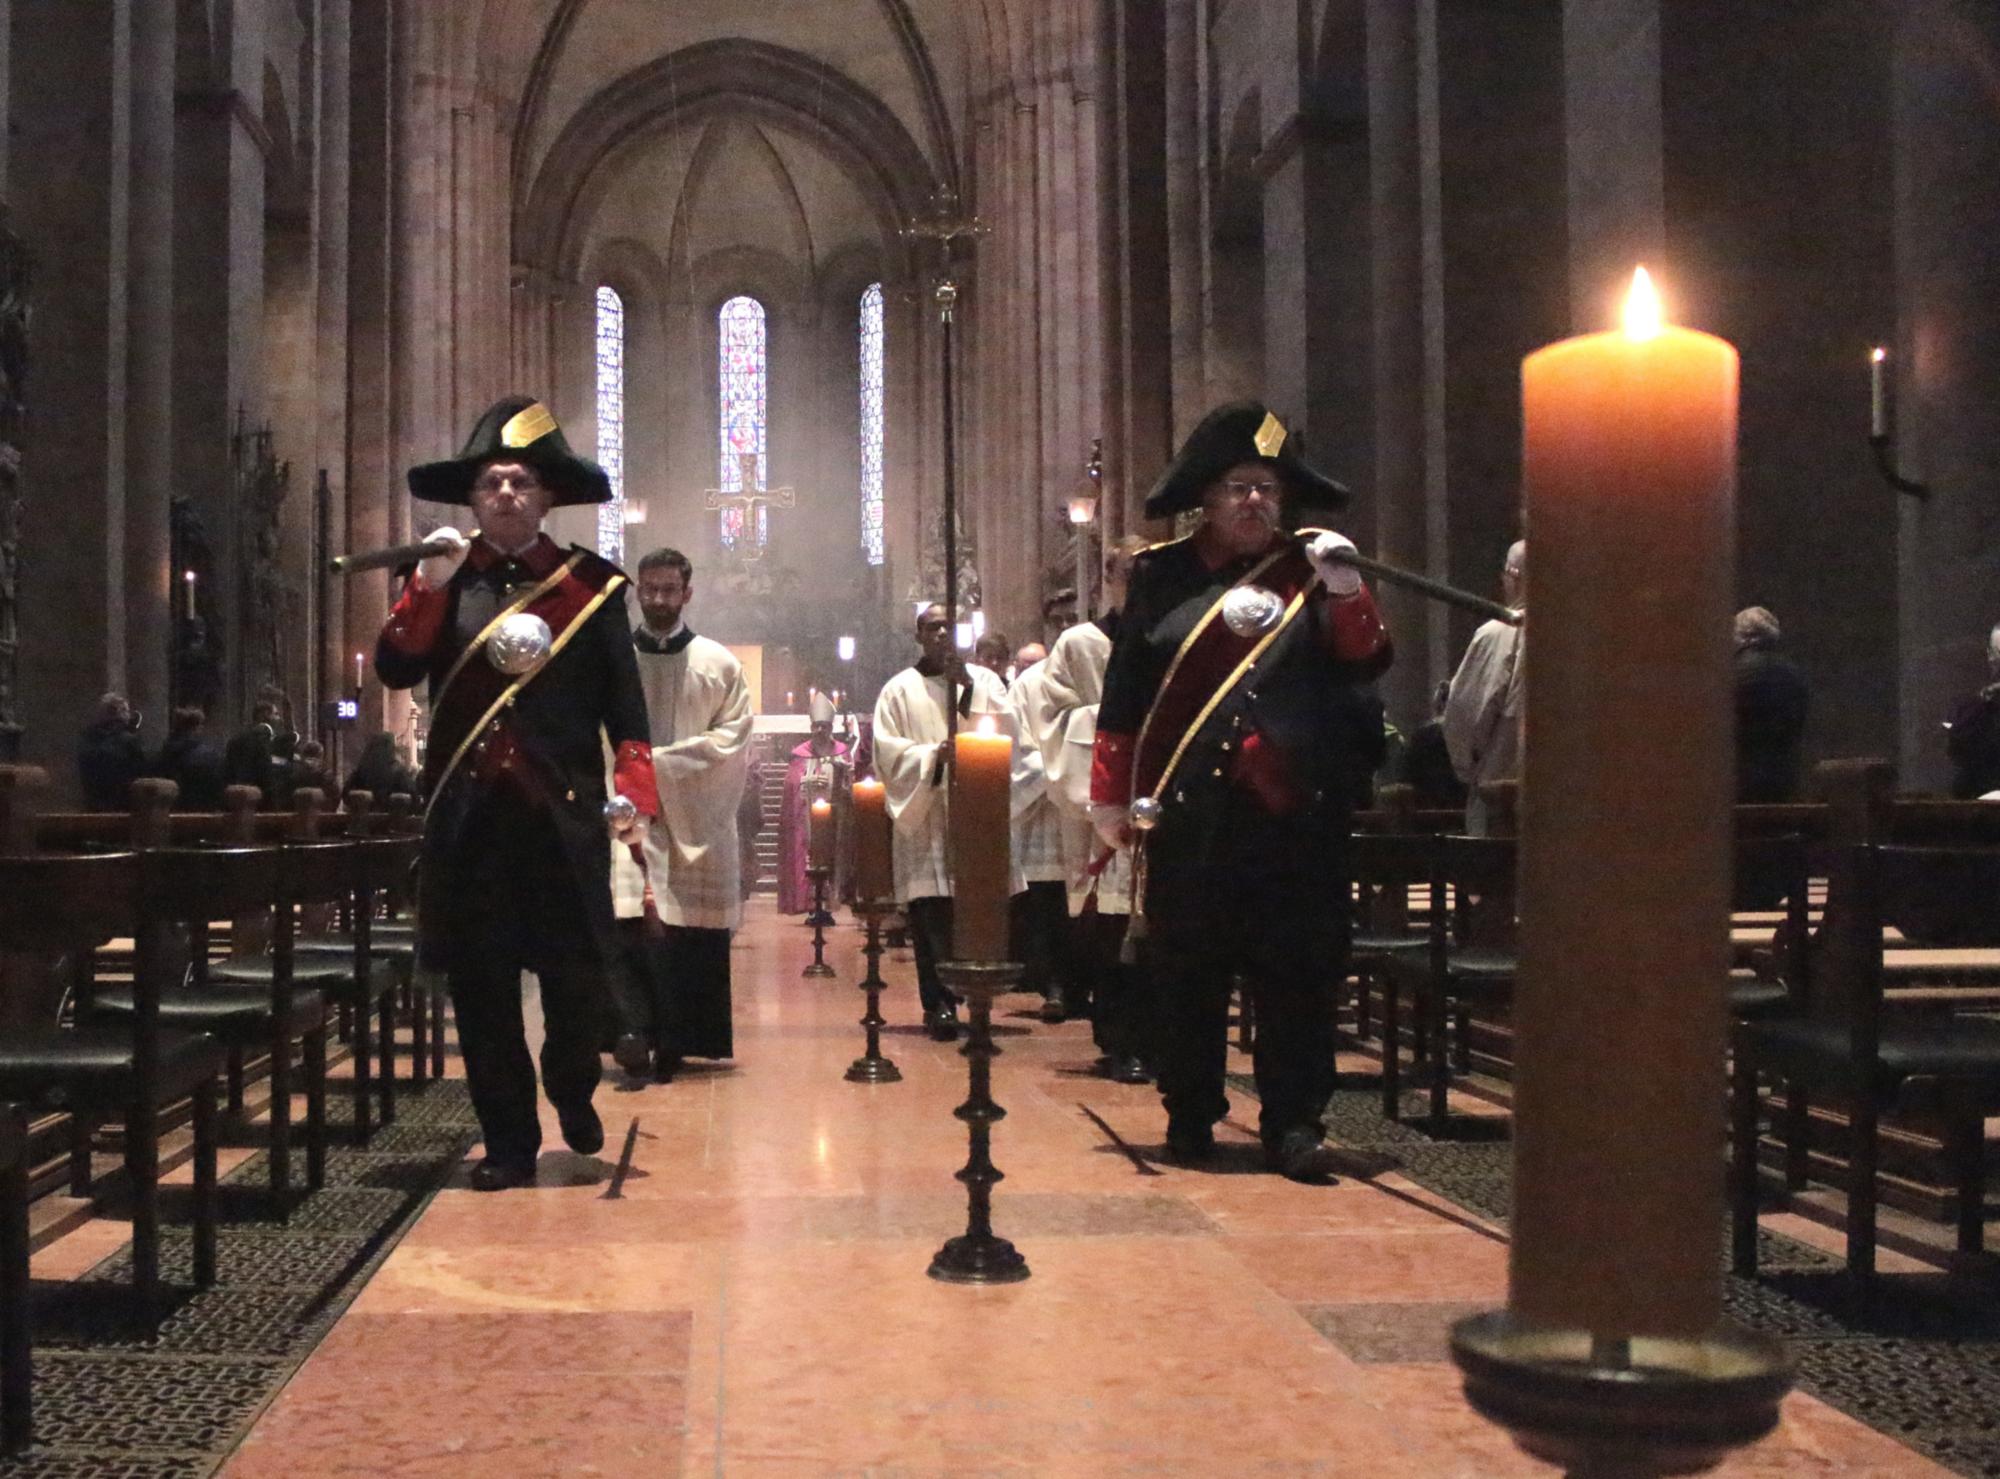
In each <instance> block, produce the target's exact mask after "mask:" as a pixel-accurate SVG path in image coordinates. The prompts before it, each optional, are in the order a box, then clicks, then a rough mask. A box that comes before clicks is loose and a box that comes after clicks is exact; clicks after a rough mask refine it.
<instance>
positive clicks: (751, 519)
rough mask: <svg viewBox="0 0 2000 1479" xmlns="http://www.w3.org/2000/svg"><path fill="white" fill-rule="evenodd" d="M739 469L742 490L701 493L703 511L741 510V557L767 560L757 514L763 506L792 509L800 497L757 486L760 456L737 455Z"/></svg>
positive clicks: (792, 493) (720, 489) (713, 490)
mask: <svg viewBox="0 0 2000 1479" xmlns="http://www.w3.org/2000/svg"><path fill="white" fill-rule="evenodd" d="M736 463H737V466H738V467H739V468H741V469H742V471H741V473H740V474H739V477H738V483H739V490H738V491H736V492H731V491H730V490H729V489H727V488H708V489H705V490H704V491H703V493H702V507H704V508H708V509H717V510H720V509H740V510H741V511H742V514H743V534H742V546H743V548H742V554H743V558H744V559H746V560H761V559H763V558H764V544H763V541H762V540H760V539H758V537H757V510H758V508H759V507H760V506H761V505H764V504H769V505H770V506H771V507H772V508H791V507H793V506H794V505H796V503H797V502H798V496H797V494H796V493H794V492H793V490H792V489H790V488H760V487H758V486H757V454H756V453H755V452H743V453H740V454H738V456H737V459H736Z"/></svg>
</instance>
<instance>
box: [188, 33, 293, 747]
mask: <svg viewBox="0 0 2000 1479" xmlns="http://www.w3.org/2000/svg"><path fill="white" fill-rule="evenodd" d="M177 13H178V15H179V17H180V23H181V25H182V26H183V27H184V28H188V31H187V34H184V35H183V37H182V42H181V47H180V58H181V64H182V71H181V72H180V74H179V75H178V76H177V78H176V83H175V86H176V96H175V137H174V359H173V364H174V466H175V471H176V474H177V485H176V489H175V491H176V492H179V493H183V494H185V495H186V496H187V497H188V498H189V499H190V500H191V502H192V504H193V506H194V508H195V511H196V512H197V513H198V514H199V515H200V517H201V520H202V523H203V525H204V527H205V530H206V534H207V538H208V544H209V549H210V552H211V554H212V556H213V560H214V565H213V568H212V570H211V575H212V579H210V580H209V581H208V582H207V585H208V590H207V592H206V594H204V596H203V598H202V611H203V614H204V615H205V616H207V617H208V618H209V619H210V630H211V633H212V635H213V636H214V637H215V638H216V639H217V641H218V642H219V643H220V646H221V649H222V656H223V680H222V685H221V698H220V702H219V707H220V708H221V710H222V712H221V713H219V714H211V715H210V716H209V728H210V729H211V730H212V731H217V732H222V733H227V732H228V731H229V730H230V729H232V728H233V727H234V726H235V724H236V723H237V721H238V720H239V719H240V718H242V717H244V715H243V714H242V713H241V712H240V710H241V708H242V705H241V704H240V702H239V699H240V697H241V687H242V684H241V674H242V672H243V666H242V665H243V628H242V624H241V613H242V609H243V605H244V600H243V592H242V591H241V590H240V589H239V587H240V585H241V579H240V574H241V570H240V563H239V549H240V546H239V540H240V537H241V531H240V527H239V519H238V517H237V508H236V498H235V496H234V495H235V489H234V478H233V470H232V466H231V462H230V436H231V434H232V432H233V431H234V430H235V425H236V417H237V414H238V412H239V411H240V412H241V413H242V414H243V415H244V416H245V417H247V418H248V419H249V421H250V423H251V424H252V425H254V424H256V422H257V421H258V420H259V419H260V418H261V417H262V415H263V413H264V409H265V407H264V402H263V378H264V377H263V364H264V355H263V343H264V325H263V318H264V168H265V151H266V150H267V149H268V148H269V146H270V140H269V139H268V138H267V137H266V136H265V133H264V126H263V98H264V51H265V47H264V25H265V19H264V16H265V10H264V6H263V5H262V4H259V3H253V0H226V3H223V4H220V5H215V6H209V7H180V8H179V9H178V12H177ZM211 18H212V19H213V21H214V25H215V30H214V33H213V34H212V35H211V34H209V33H208V32H207V31H206V29H205V27H206V26H207V24H208V22H209V20H210V19H211Z"/></svg>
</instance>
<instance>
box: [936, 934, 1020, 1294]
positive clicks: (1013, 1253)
mask: <svg viewBox="0 0 2000 1479" xmlns="http://www.w3.org/2000/svg"><path fill="white" fill-rule="evenodd" d="M938 974H939V975H940V976H941V977H943V978H944V984H945V986H946V988H947V989H948V990H950V991H952V992H953V993H954V994H956V995H958V996H960V997H962V998H964V1001H965V1005H966V1009H967V1019H968V1020H967V1031H966V1040H965V1046H964V1047H963V1048H961V1049H960V1050H959V1051H960V1053H961V1054H962V1055H963V1056H964V1058H965V1065H966V1079H967V1092H966V1096H965V1102H964V1103H963V1104H961V1105H959V1106H958V1108H957V1109H955V1110H953V1111H952V1113H953V1114H954V1115H955V1116H957V1118H958V1119H960V1120H962V1121H964V1123H965V1131H966V1140H967V1143H968V1145H969V1152H968V1154H967V1156H966V1161H965V1168H964V1169H963V1170H961V1171H960V1172H959V1173H958V1179H959V1180H960V1181H961V1182H962V1183H964V1186H965V1231H964V1233H962V1234H961V1235H960V1236H958V1237H955V1238H952V1239H950V1240H949V1241H948V1242H946V1243H945V1245H944V1246H943V1247H942V1248H940V1249H938V1250H937V1253H936V1255H935V1256H934V1257H932V1259H931V1266H930V1276H931V1277H932V1278H933V1279H937V1280H940V1281H941V1282H943V1283H947V1284H1018V1283H1019V1282H1020V1281H1021V1280H1023V1279H1025V1278H1027V1277H1028V1261H1027V1260H1026V1259H1025V1258H1023V1257H1022V1256H1021V1254H1020V1252H1019V1251H1018V1250H1017V1249H1016V1248H1015V1247H1014V1245H1013V1244H1012V1243H1010V1242H1008V1241H1007V1240H1006V1239H1005V1238H1002V1237H996V1236H995V1235H994V1232H993V1187H994V1185H995V1184H996V1183H998V1182H999V1181H1001V1180H1002V1179H1003V1178H1002V1176H1001V1173H1000V1170H999V1168H998V1167H996V1166H995V1165H994V1164H993V1127H994V1126H995V1125H996V1124H998V1123H999V1122H1000V1121H1001V1120H1003V1119H1005V1118H1006V1117H1007V1111H1006V1110H1004V1109H1002V1108H1001V1107H1000V1106H999V1105H998V1104H996V1103H994V1101H993V1060H994V1059H995V1058H997V1057H999V1056H1000V1050H999V1049H998V1048H997V1047H995V1046H994V1045H993V998H994V997H996V996H998V995H999V994H1000V993H1001V992H1003V991H1006V990H1008V989H1009V988H1010V987H1012V986H1013V985H1014V983H1015V982H1017V981H1019V980H1020V979H1021V965H1020V962H1018V961H1012V960H947V961H944V962H942V963H940V965H939V966H938Z"/></svg>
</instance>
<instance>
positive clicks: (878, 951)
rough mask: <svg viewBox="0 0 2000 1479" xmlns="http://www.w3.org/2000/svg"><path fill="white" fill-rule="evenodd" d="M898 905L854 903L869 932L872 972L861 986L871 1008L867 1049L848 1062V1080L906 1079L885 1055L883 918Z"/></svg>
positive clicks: (865, 950) (865, 947)
mask: <svg viewBox="0 0 2000 1479" xmlns="http://www.w3.org/2000/svg"><path fill="white" fill-rule="evenodd" d="M895 907H896V906H895V905H894V904H892V903H890V902H888V901H887V900H882V899H864V900H862V901H861V902H859V903H857V904H856V905H855V906H854V912H855V913H856V914H858V915H860V916H861V924H862V927H863V929H865V930H866V931H867V934H866V936H865V938H864V939H863V941H862V945H861V953H862V955H863V956H865V957H866V958H867V961H868V974H867V975H866V976H865V977H863V978H862V982H861V989H862V990H863V991H865V992H867V993H868V1011H867V1012H866V1014H864V1015H863V1017H862V1018H861V1028H862V1030H863V1031H864V1032H866V1033H867V1034H868V1038H867V1043H868V1047H867V1051H866V1052H864V1053H863V1054H862V1055H861V1056H860V1057H859V1058H856V1059H855V1060H854V1061H853V1062H852V1063H850V1064H849V1065H848V1068H847V1073H846V1075H845V1076H846V1079H847V1081H848V1082H849V1083H851V1084H896V1083H901V1082H902V1081H903V1072H902V1070H901V1069H899V1068H898V1067H896V1065H895V1064H894V1063H892V1062H890V1061H889V1060H888V1059H887V1058H884V1057H883V1056H882V1028H883V1026H884V1025H885V1024H884V1022H883V1019H882V986H883V981H882V919H883V916H885V915H887V914H889V913H890V912H891V911H892V910H894V909H895Z"/></svg>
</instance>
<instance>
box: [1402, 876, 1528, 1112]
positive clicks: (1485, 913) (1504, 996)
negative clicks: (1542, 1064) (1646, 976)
mask: <svg viewBox="0 0 2000 1479" xmlns="http://www.w3.org/2000/svg"><path fill="white" fill-rule="evenodd" d="M1515 869H1516V843H1515V841H1514V839H1513V838H1512V837H1440V838H1439V839H1437V844H1436V848H1435V850H1434V851H1433V853H1432V855H1431V876H1430V895H1431V918H1430V930H1429V936H1428V948H1427V949H1426V950H1424V951H1422V952H1421V953H1419V954H1416V955H1400V956H1392V957H1391V958H1390V959H1389V960H1388V961H1387V962H1386V963H1385V965H1384V967H1383V969H1384V971H1385V973H1387V974H1390V975H1394V976H1396V977H1398V978H1399V985H1400V987H1401V988H1402V989H1404V990H1405V991H1406V992H1407V993H1408V994H1409V996H1410V997H1411V999H1412V1000H1413V1001H1415V1002H1419V1003H1421V1008H1420V1009H1421V1010H1422V1011H1423V1012H1424V1013H1425V1019H1426V1022H1427V1028H1426V1033H1427V1036H1428V1038H1429V1046H1430V1059H1429V1067H1430V1123H1431V1126H1432V1128H1433V1130H1434V1131H1441V1130H1443V1128H1444V1127H1445V1125H1446V1123H1447V1120H1448V1118H1449V1110H1448V1107H1447V1106H1448V1098H1449V1094H1450V1089H1451V1075H1452V1070H1453V1067H1454V1064H1455V1065H1456V1067H1457V1069H1458V1071H1459V1072H1461V1073H1464V1072H1467V1071H1469V1070H1470V1066H1471V1062H1470V1049H1469V1046H1468V1043H1469V1029H1470V1023H1469V1019H1470V1012H1471V1006H1472V1004H1473V1003H1474V1002H1475V1001H1479V1002H1505V1001H1507V1000H1508V999H1509V998H1511V996H1512V995H1513V990H1514V977H1515V974H1516V972H1517V970H1518V969H1519V963H1520V958H1519V956H1518V954H1517V953H1516V949H1515V942H1514V898H1515V887H1514V877H1515ZM1454 1019H1455V1020H1456V1024H1457V1033H1456V1038H1455V1041H1454V1035H1453V1034H1452V1033H1451V1031H1450V1030H1449V1028H1450V1024H1451V1023H1452V1022H1453V1020H1454Z"/></svg>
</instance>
